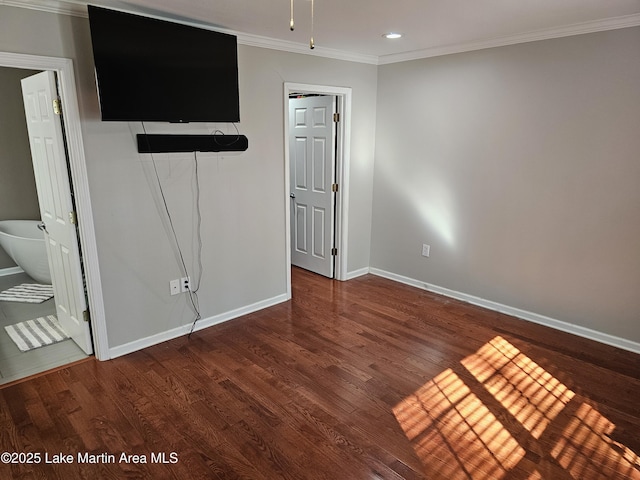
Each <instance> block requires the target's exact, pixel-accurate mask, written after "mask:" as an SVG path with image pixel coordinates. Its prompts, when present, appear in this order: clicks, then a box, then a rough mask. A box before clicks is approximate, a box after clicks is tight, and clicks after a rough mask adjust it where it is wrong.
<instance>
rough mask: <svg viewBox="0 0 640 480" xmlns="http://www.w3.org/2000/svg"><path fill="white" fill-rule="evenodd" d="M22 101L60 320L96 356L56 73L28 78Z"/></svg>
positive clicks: (88, 351) (23, 87)
mask: <svg viewBox="0 0 640 480" xmlns="http://www.w3.org/2000/svg"><path fill="white" fill-rule="evenodd" d="M22 97H23V99H24V108H25V114H26V117H27V130H28V132H29V143H30V145H31V157H32V160H33V169H34V173H35V178H36V188H37V191H38V201H39V204H40V215H41V218H42V221H43V223H44V224H45V227H46V228H45V232H44V233H45V241H46V245H47V254H48V256H49V267H50V269H51V277H52V283H53V291H54V295H55V302H56V313H57V317H58V321H59V322H60V325H61V326H62V328H63V329H64V330H65V331H66V332H67V334H68V335H69V336H70V337H71V338H72V339H73V340H74V341H75V342H76V343H77V344H78V346H79V347H80V348H82V350H84V351H85V352H86V353H87V354H91V353H93V345H92V342H91V331H90V326H89V322H88V321H86V320H85V317H84V312H85V311H86V310H87V300H86V296H85V290H84V282H83V277H82V267H81V265H80V250H79V246H78V233H77V230H76V225H75V220H74V219H75V213H74V208H73V201H72V198H71V186H70V183H69V170H68V166H67V156H66V149H65V144H64V136H63V131H62V119H61V117H60V116H59V115H58V114H56V113H54V108H53V101H54V99H57V88H56V78H55V73H53V72H50V71H45V72H42V73H38V74H36V75H33V76H31V77H28V78H25V79H23V80H22Z"/></svg>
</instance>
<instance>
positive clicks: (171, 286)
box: [169, 278, 180, 295]
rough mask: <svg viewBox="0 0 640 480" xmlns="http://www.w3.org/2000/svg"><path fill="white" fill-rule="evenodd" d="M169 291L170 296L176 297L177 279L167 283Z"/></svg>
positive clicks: (177, 290) (178, 290)
mask: <svg viewBox="0 0 640 480" xmlns="http://www.w3.org/2000/svg"><path fill="white" fill-rule="evenodd" d="M169 289H170V291H171V295H177V294H179V293H180V280H178V279H177V278H176V279H175V280H171V281H170V282H169Z"/></svg>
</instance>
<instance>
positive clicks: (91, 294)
mask: <svg viewBox="0 0 640 480" xmlns="http://www.w3.org/2000/svg"><path fill="white" fill-rule="evenodd" d="M0 66H2V67H9V68H22V69H26V70H37V71H40V70H51V71H54V72H56V74H57V77H58V84H59V88H60V96H61V100H62V111H63V112H64V116H63V119H64V127H65V134H66V137H67V147H68V151H69V169H70V174H71V181H72V184H73V193H74V197H75V200H76V209H77V212H76V214H77V217H78V235H79V238H80V250H81V251H82V257H83V258H82V264H83V266H84V273H85V278H86V283H87V296H88V303H89V311H90V312H91V332H92V337H93V348H94V352H95V356H96V358H97V359H98V360H109V358H111V356H110V354H109V344H108V341H107V326H106V317H105V310H104V299H103V296H102V281H101V280H100V268H99V264H98V248H97V244H96V234H95V228H94V224H93V212H92V209H91V199H90V196H89V181H88V177H87V166H86V158H85V153H84V142H83V139H82V128H81V123H80V113H79V108H78V96H77V90H76V83H75V76H74V70H73V62H72V61H71V59H68V58H58V57H44V56H39V55H27V54H19V53H8V52H0Z"/></svg>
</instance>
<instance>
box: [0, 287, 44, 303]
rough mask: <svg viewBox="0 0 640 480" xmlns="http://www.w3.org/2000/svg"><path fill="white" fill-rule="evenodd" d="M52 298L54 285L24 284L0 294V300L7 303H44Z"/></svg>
mask: <svg viewBox="0 0 640 480" xmlns="http://www.w3.org/2000/svg"><path fill="white" fill-rule="evenodd" d="M52 297H53V286H52V285H40V284H37V283H23V284H22V285H18V286H16V287H11V288H10V289H8V290H5V291H4V292H1V293H0V300H2V301H5V302H22V303H42V302H44V301H45V300H49V299H50V298H52Z"/></svg>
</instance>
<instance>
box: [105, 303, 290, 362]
mask: <svg viewBox="0 0 640 480" xmlns="http://www.w3.org/2000/svg"><path fill="white" fill-rule="evenodd" d="M287 300H288V299H287V295H286V294H282V295H278V296H276V297H273V298H269V299H266V300H262V301H260V302H256V303H253V304H251V305H247V306H244V307H240V308H236V309H235V310H231V311H229V312H225V313H220V314H218V315H214V316H213V317H208V318H203V319H201V320H199V321H198V322H197V323H196V326H195V328H194V330H193V331H194V332H197V331H198V330H202V329H203V328H207V327H211V326H213V325H218V324H219V323H223V322H227V321H229V320H233V319H234V318H238V317H241V316H243V315H247V314H249V313H253V312H256V311H258V310H262V309H263V308H267V307H271V306H273V305H277V304H278V303H282V302H286V301H287ZM190 330H191V324H187V325H182V326H180V327H176V328H173V329H171V330H167V331H165V332H160V333H157V334H155V335H151V336H150V337H145V338H141V339H140V340H135V341H133V342H129V343H125V344H124V345H119V346H117V347H112V348H110V349H109V354H110V356H109V359H112V358H116V357H121V356H122V355H127V354H128V353H133V352H136V351H138V350H142V349H143V348H147V347H151V346H153V345H157V344H158V343H162V342H166V341H167V340H172V339H174V338H177V337H181V336H183V335H187V334H188V333H189V331H190ZM104 360H108V359H106V358H105V359H104Z"/></svg>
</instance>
